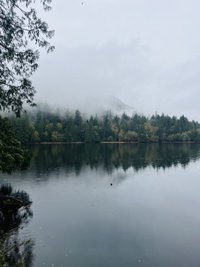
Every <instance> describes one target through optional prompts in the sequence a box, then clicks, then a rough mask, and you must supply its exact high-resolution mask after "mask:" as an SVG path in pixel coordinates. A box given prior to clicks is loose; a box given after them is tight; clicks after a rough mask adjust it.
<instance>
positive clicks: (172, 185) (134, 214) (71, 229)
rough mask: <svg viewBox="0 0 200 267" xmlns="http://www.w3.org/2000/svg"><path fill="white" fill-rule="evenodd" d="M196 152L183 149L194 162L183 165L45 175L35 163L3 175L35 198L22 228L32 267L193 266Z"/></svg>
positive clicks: (199, 182) (59, 169) (199, 198)
mask: <svg viewBox="0 0 200 267" xmlns="http://www.w3.org/2000/svg"><path fill="white" fill-rule="evenodd" d="M151 151H152V150H151ZM170 151H171V150H170ZM181 151H182V150H181ZM114 152H115V155H116V151H114ZM175 152H176V151H175ZM197 152H198V151H196V150H193V149H192V150H190V149H189V150H188V151H186V149H185V148H184V157H185V156H187V158H189V159H192V160H191V161H190V162H189V164H187V166H186V168H185V167H183V165H181V164H177V165H174V164H172V165H171V167H170V168H154V167H153V166H152V165H151V164H149V165H147V166H146V167H145V168H140V169H139V170H136V169H135V168H134V167H133V166H130V167H129V168H127V169H126V170H124V169H123V167H122V166H119V167H118V168H115V169H114V168H113V170H112V172H108V171H107V170H106V169H105V168H102V167H98V168H91V165H90V164H88V165H87V164H83V165H82V167H81V169H80V171H79V172H76V171H75V169H74V171H73V168H71V169H70V171H69V172H68V171H66V168H65V166H64V165H63V164H60V165H59V164H58V165H57V166H56V168H52V169H51V171H50V170H49V169H48V170H49V171H46V170H45V168H46V167H48V168H49V165H48V164H46V165H43V169H42V165H37V164H35V163H34V162H33V163H32V166H31V168H30V169H29V170H27V171H26V172H24V173H21V174H16V175H13V176H9V177H6V179H7V181H10V182H12V184H14V185H15V186H16V187H18V188H21V189H24V190H26V191H27V192H28V193H29V194H30V196H31V198H32V200H33V205H32V208H33V213H34V217H33V220H32V221H31V222H30V224H29V225H28V227H27V231H28V234H29V235H30V236H31V237H32V238H33V240H34V241H35V249H34V254H35V261H34V266H35V267H37V266H51V265H52V264H54V266H74V267H79V266H81V267H82V266H92V267H94V266H115V267H117V266H120V267H121V266H145V267H154V266H159V267H168V266H172V267H173V266H174V267H179V266H180V267H182V266H191V267H194V266H195V267H196V266H198V265H199V263H200V256H199V243H200V230H199V225H200V213H199V206H200V195H199V188H200V179H199V173H200V164H199V160H198V159H197V158H198V157H197V156H194V155H197V154H198V153H197ZM57 153H58V151H57ZM58 154H59V153H58ZM58 154H57V155H58ZM61 154H62V153H61ZM62 155H63V154H62ZM112 155H113V154H112ZM123 155H124V154H123ZM128 155H130V153H129V154H128ZM146 155H149V154H146ZM180 155H183V153H182V152H181V154H180ZM41 156H42V155H41ZM51 156H52V155H51V154H50V153H49V157H51ZM154 156H155V152H154ZM172 156H173V155H171V157H172ZM58 157H59V155H58ZM157 157H159V155H157ZM125 158H126V157H125ZM125 158H124V159H125ZM72 159H73V157H72ZM86 159H87V157H85V160H86ZM193 159H195V160H193ZM38 160H39V158H38ZM149 160H150V159H149ZM176 160H179V161H180V160H181V156H180V158H179V159H177V157H176ZM59 162H60V163H62V161H59ZM71 162H72V163H73V160H72V161H71ZM108 162H109V161H108ZM163 162H164V160H163ZM36 166H39V169H34V168H36ZM72 166H74V165H73V164H72ZM42 174H45V175H44V176H43V175H42ZM111 183H112V186H111V185H110V184H111Z"/></svg>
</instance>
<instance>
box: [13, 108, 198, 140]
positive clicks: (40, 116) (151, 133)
mask: <svg viewBox="0 0 200 267" xmlns="http://www.w3.org/2000/svg"><path fill="white" fill-rule="evenodd" d="M10 121H11V123H12V125H13V126H14V131H15V134H16V137H17V138H18V139H19V140H20V141H21V142H24V143H38V142H89V143H92V142H189V141H194V142H198V141H200V124H199V123H198V122H195V121H189V120H188V119H187V118H186V117H185V116H181V117H180V118H177V117H175V116H173V117H170V116H168V115H164V114H162V115H157V114H155V115H153V116H151V117H146V116H143V115H138V114H134V115H132V116H128V115H126V114H122V115H121V116H118V115H113V114H112V113H111V112H107V113H106V114H104V115H102V116H90V117H89V118H86V117H84V116H82V114H81V113H80V111H78V110H77V111H76V112H75V113H73V114H71V113H65V114H64V115H63V114H62V115H61V114H58V113H50V112H45V111H41V110H37V111H36V112H33V113H29V114H28V113H24V114H23V115H22V116H21V118H15V117H11V118H10Z"/></svg>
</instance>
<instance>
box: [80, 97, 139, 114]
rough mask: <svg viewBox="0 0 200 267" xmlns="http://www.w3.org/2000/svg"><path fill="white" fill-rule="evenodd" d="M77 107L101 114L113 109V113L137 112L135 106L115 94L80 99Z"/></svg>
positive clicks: (88, 112)
mask: <svg viewBox="0 0 200 267" xmlns="http://www.w3.org/2000/svg"><path fill="white" fill-rule="evenodd" d="M75 109H79V110H80V111H81V112H83V113H86V114H94V113H96V114H101V113H105V112H106V111H112V113H116V114H122V113H126V114H129V115H132V114H133V113H136V110H135V108H133V107H131V106H129V105H127V104H125V103H124V102H122V101H121V100H120V99H119V98H117V97H114V96H92V97H90V98H87V100H84V99H83V100H82V101H80V103H78V106H77V107H76V108H75Z"/></svg>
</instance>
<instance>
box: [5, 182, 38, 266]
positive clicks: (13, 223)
mask: <svg viewBox="0 0 200 267" xmlns="http://www.w3.org/2000/svg"><path fill="white" fill-rule="evenodd" d="M30 204H31V201H30V198H29V195H28V194H27V193H26V192H24V191H20V190H19V191H13V189H12V187H11V185H9V184H6V185H2V186H1V187H0V266H5V267H6V266H9V267H16V266H22V267H23V266H26V267H28V266H32V262H33V246H34V243H33V241H32V239H31V238H27V237H23V236H22V235H21V234H20V231H21V229H22V228H23V227H24V226H25V225H26V224H27V223H28V222H29V220H30V218H31V217H32V216H33V213H32V211H31V208H30Z"/></svg>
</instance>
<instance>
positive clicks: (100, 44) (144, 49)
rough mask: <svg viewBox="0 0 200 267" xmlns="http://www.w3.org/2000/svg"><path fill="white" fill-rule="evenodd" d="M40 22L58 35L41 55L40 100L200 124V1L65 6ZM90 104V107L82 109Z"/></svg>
mask: <svg viewBox="0 0 200 267" xmlns="http://www.w3.org/2000/svg"><path fill="white" fill-rule="evenodd" d="M52 6H53V9H52V11H51V12H49V13H45V14H44V13H42V12H41V10H40V12H41V15H42V17H43V18H44V19H45V20H46V21H47V22H48V23H49V25H50V27H51V28H53V29H55V32H56V34H55V37H54V39H53V40H52V43H53V44H55V46H56V50H55V51H54V53H52V54H49V55H46V53H44V52H41V58H40V61H39V64H40V67H39V69H38V71H37V73H36V74H35V75H34V77H33V81H34V84H35V87H36V90H37V95H36V101H39V102H45V103H48V104H53V105H57V106H62V107H66V108H67V109H70V108H72V107H74V108H79V107H81V108H82V109H84V107H85V109H86V108H87V106H88V105H90V104H91V103H90V102H91V99H93V101H94V97H96V99H98V98H99V99H101V97H102V96H103V97H104V99H105V97H106V96H108V97H109V96H113V97H117V98H119V99H120V100H121V101H123V102H124V103H126V104H127V105H129V106H131V107H134V108H135V110H137V111H138V112H143V113H145V114H147V115H148V114H153V113H155V112H158V113H162V112H164V113H166V114H169V115H177V116H179V115H182V114H184V115H185V116H187V117H188V118H190V119H195V120H199V121H200V113H199V103H198V102H199V98H200V90H199V86H200V75H199V71H200V52H199V48H200V35H199V28H200V17H199V10H200V2H199V1H197V0H191V1H186V0H182V1H178V0H173V1H172V0H168V1H166V0H163V1H160V0H151V1H149V0H136V1H134V0H123V1H122V0H121V1H119V0H85V1H84V0H83V1H79V0H73V1H66V0H59V1H56V0H54V1H53V4H52ZM83 103H84V104H83Z"/></svg>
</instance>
